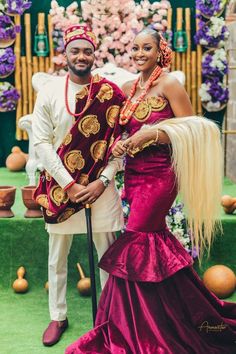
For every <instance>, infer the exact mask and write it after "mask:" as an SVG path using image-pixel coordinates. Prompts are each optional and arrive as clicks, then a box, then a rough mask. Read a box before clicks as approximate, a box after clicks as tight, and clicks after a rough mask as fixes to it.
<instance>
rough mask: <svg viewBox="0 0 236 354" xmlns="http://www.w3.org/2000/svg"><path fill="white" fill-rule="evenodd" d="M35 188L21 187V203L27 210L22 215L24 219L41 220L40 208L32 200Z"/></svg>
mask: <svg viewBox="0 0 236 354" xmlns="http://www.w3.org/2000/svg"><path fill="white" fill-rule="evenodd" d="M35 188H36V186H25V187H21V192H22V199H23V203H24V205H25V206H26V208H27V210H26V212H25V214H24V217H25V218H41V217H42V216H43V214H42V211H41V206H40V205H39V204H38V203H37V202H36V201H35V200H34V198H33V194H34V191H35Z"/></svg>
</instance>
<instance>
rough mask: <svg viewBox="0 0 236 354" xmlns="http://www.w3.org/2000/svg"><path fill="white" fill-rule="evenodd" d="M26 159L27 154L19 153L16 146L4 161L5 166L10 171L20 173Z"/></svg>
mask: <svg viewBox="0 0 236 354" xmlns="http://www.w3.org/2000/svg"><path fill="white" fill-rule="evenodd" d="M27 158H28V155H27V154H25V153H24V152H23V151H21V149H20V148H19V147H18V146H14V147H13V148H12V150H11V154H10V155H8V157H7V159H6V166H7V168H8V170H10V171H21V170H22V169H23V168H24V167H25V164H26V161H27Z"/></svg>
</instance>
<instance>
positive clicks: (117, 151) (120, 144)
mask: <svg viewBox="0 0 236 354" xmlns="http://www.w3.org/2000/svg"><path fill="white" fill-rule="evenodd" d="M125 153H126V148H125V147H124V140H119V141H117V143H116V144H115V146H114V148H113V149H112V154H113V156H115V157H121V156H123V155H124V154H125Z"/></svg>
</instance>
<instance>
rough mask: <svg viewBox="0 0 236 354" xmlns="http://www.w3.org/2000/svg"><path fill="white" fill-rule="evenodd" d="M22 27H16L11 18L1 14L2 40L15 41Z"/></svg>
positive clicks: (0, 34) (0, 36)
mask: <svg viewBox="0 0 236 354" xmlns="http://www.w3.org/2000/svg"><path fill="white" fill-rule="evenodd" d="M20 30H21V27H20V26H15V25H14V23H13V22H12V21H11V18H10V17H9V16H7V15H3V14H1V13H0V39H9V38H10V39H14V38H16V33H18V32H20Z"/></svg>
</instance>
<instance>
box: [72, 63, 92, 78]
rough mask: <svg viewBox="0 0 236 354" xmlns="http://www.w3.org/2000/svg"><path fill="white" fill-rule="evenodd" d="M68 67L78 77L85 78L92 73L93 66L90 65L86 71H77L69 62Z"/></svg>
mask: <svg viewBox="0 0 236 354" xmlns="http://www.w3.org/2000/svg"><path fill="white" fill-rule="evenodd" d="M67 65H68V67H69V68H70V70H71V71H72V72H73V74H75V75H76V76H79V77H83V76H86V75H88V74H89V73H90V71H91V69H92V66H93V64H91V65H88V66H87V68H85V69H82V70H81V69H76V68H75V67H74V66H73V65H72V64H71V63H70V62H69V61H67Z"/></svg>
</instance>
